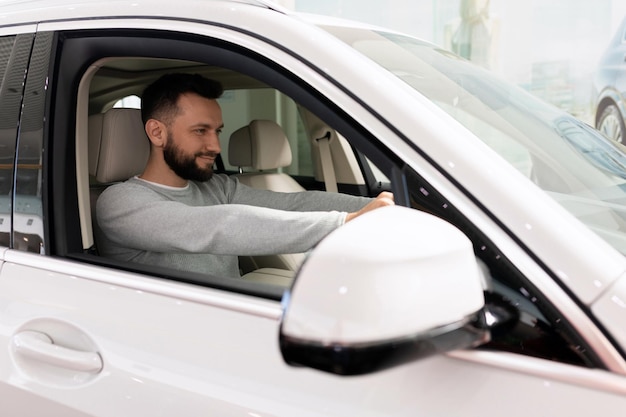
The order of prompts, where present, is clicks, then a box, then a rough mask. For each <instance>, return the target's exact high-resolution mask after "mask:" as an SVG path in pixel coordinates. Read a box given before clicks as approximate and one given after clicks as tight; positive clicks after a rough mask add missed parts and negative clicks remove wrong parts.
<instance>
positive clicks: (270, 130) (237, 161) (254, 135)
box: [228, 120, 291, 170]
mask: <svg viewBox="0 0 626 417" xmlns="http://www.w3.org/2000/svg"><path fill="white" fill-rule="evenodd" d="M228 161H229V162H230V164H231V165H232V166H236V167H252V168H254V169H260V170H264V169H276V168H282V167H286V166H289V165H291V147H290V146H289V141H288V140H287V136H285V132H284V131H283V129H282V128H281V127H280V126H279V125H278V124H277V123H276V122H273V121H271V120H253V121H251V122H250V124H248V125H247V126H244V127H242V128H240V129H238V130H236V131H234V132H233V134H232V135H230V142H229V144H228Z"/></svg>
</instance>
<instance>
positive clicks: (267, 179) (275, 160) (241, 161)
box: [228, 120, 305, 271]
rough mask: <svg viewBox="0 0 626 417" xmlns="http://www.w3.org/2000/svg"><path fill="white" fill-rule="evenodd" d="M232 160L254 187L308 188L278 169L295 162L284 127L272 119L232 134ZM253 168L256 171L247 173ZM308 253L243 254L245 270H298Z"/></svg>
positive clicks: (255, 121)
mask: <svg viewBox="0 0 626 417" xmlns="http://www.w3.org/2000/svg"><path fill="white" fill-rule="evenodd" d="M228 161H229V163H230V165H233V166H236V167H238V168H239V174H234V176H236V177H237V178H238V179H239V181H240V182H241V183H242V184H245V185H247V186H249V187H252V188H257V189H263V190H271V191H279V192H299V191H305V189H304V187H302V186H301V185H300V184H298V182H297V181H296V180H294V179H293V178H292V177H290V176H289V175H287V174H285V173H282V172H278V169H279V168H284V167H287V166H289V165H291V147H290V146H289V140H288V139H287V136H286V135H285V132H284V131H283V129H282V128H281V127H280V126H279V125H278V124H277V123H276V122H273V121H271V120H253V121H251V122H250V123H249V124H248V125H246V126H244V127H242V128H239V129H237V130H236V131H234V132H233V133H232V134H231V136H230V141H229V144H228ZM244 168H252V169H254V170H256V171H255V172H244ZM304 258H305V254H303V253H293V254H281V255H272V256H254V257H246V258H244V257H242V258H241V259H240V263H241V264H242V268H243V269H244V270H253V269H259V268H277V269H287V270H291V271H295V270H297V269H298V268H299V267H300V265H301V264H302V262H303V261H304Z"/></svg>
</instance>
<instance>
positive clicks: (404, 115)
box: [0, 0, 626, 417]
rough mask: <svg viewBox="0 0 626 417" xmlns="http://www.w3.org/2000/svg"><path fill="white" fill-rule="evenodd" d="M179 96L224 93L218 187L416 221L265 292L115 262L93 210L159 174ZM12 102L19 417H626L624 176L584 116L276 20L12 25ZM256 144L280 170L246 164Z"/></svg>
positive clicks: (5, 40)
mask: <svg viewBox="0 0 626 417" xmlns="http://www.w3.org/2000/svg"><path fill="white" fill-rule="evenodd" d="M168 72H192V73H200V74H203V75H205V76H207V77H210V78H214V79H217V80H219V81H221V82H222V83H223V85H224V87H225V90H226V91H225V94H224V95H223V97H222V98H221V99H220V104H221V107H222V109H223V111H224V117H225V130H224V132H223V135H222V148H223V154H222V161H221V162H220V163H219V164H218V165H217V167H216V169H217V170H219V171H220V172H224V173H228V174H232V175H238V176H239V177H240V178H241V181H248V180H250V181H251V184H253V186H254V184H255V180H259V181H260V183H262V184H263V185H259V186H267V187H269V188H272V189H275V188H279V187H283V186H284V187H286V190H287V191H294V190H298V189H322V190H326V191H327V192H334V191H335V190H337V191H339V192H346V193H352V194H360V195H367V196H375V195H377V194H378V193H379V192H380V191H382V190H390V191H393V193H394V196H395V201H396V206H395V207H387V208H384V209H380V210H376V211H373V212H371V213H370V214H368V215H364V216H362V217H359V218H358V219H356V220H355V221H353V222H350V223H348V224H346V225H345V226H342V227H340V228H339V229H337V230H336V231H335V232H333V233H331V234H330V235H329V236H328V237H326V238H325V239H324V240H323V241H322V242H321V243H320V244H319V245H318V246H317V247H316V248H314V249H313V250H312V251H310V252H309V253H307V254H276V256H267V257H264V258H244V257H242V258H241V262H240V264H241V270H242V275H243V277H242V279H232V278H225V277H221V276H209V275H202V274H193V273H189V272H184V271H178V270H173V269H172V270H166V269H163V268H156V267H154V266H151V265H144V264H140V263H132V262H120V261H115V260H112V259H108V258H106V257H104V256H101V255H100V254H99V252H98V243H97V242H98V228H97V225H96V224H95V222H94V217H93V210H94V201H95V199H96V198H97V196H98V194H99V192H100V191H101V190H102V189H103V188H106V187H107V186H108V185H109V184H110V183H111V182H116V181H121V180H124V179H125V178H129V177H131V176H133V175H136V174H137V173H138V172H137V170H138V169H139V170H141V167H142V166H143V163H144V162H145V157H146V155H145V152H146V147H147V142H145V141H143V142H142V141H139V142H137V141H136V139H137V138H141V134H142V129H143V128H142V126H141V124H140V123H137V121H138V118H137V112H138V110H137V109H136V108H133V107H136V103H137V101H138V97H139V96H140V95H141V92H142V91H143V88H145V86H146V85H147V84H149V83H150V82H151V81H153V80H155V79H156V78H158V77H159V76H160V75H162V74H165V73H168ZM0 75H1V77H0V79H1V80H2V83H1V86H0V123H1V125H0V158H1V159H2V161H1V162H0V190H1V192H2V196H1V200H0V211H1V212H0V245H1V248H0V249H1V250H0V262H1V267H0V415H1V416H2V417H18V416H20V417H21V416H47V417H53V416H63V417H77V416H103V417H104V416H115V417H124V416H186V417H191V416H207V415H211V416H247V417H259V416H289V417H293V416H360V417H367V416H460V415H463V416H481V417H485V416H498V417H500V416H504V415H506V416H507V417H515V416H519V417H522V416H523V417H528V416H552V417H573V416H589V415H596V414H598V413H600V414H602V415H621V413H623V410H625V409H626V357H625V352H626V325H625V323H626V258H625V257H624V253H626V210H625V207H626V154H625V153H624V150H623V148H622V147H621V145H619V144H616V143H612V142H609V141H608V140H606V139H605V138H604V137H603V136H602V135H601V134H599V133H598V132H597V131H595V130H594V129H592V128H590V127H588V126H586V125H585V124H583V123H581V122H579V121H577V120H576V119H574V118H573V117H571V116H569V115H567V114H564V113H562V112H560V111H558V110H556V109H554V108H553V107H550V106H549V105H546V104H544V103H541V102H539V101H537V100H536V99H534V98H532V97H530V96H529V95H527V94H525V93H524V92H523V91H521V90H519V89H517V88H515V87H513V86H511V85H508V84H507V83H505V82H502V81H500V80H498V79H496V78H494V76H493V75H491V74H490V73H488V72H485V71H484V70H481V69H479V68H477V67H475V66H473V65H472V64H470V63H468V62H466V61H464V60H462V59H460V58H458V57H456V56H454V55H453V54H451V53H450V52H447V51H445V50H442V49H441V48H439V47H437V46H435V45H431V44H429V43H426V42H422V41H420V40H417V39H414V38H411V37H408V36H405V35H402V34H398V33H394V32H391V31H386V30H384V29H379V28H372V27H367V26H365V25H360V24H355V23H349V22H343V21H335V20H333V19H330V18H321V17H315V16H308V15H298V14H295V13H293V12H290V11H287V10H283V9H281V8H280V7H278V6H276V5H271V4H270V3H268V2H265V1H257V0H239V1H235V0H233V1H219V0H216V1H207V0H198V1H193V0H179V1H175V2H173V1H161V0H158V1H155V0H150V1H149V2H148V1H142V0H133V1H130V0H123V1H122V0H110V1H106V2H101V1H97V2H96V1H80V0H56V1H52V0H49V1H43V0H42V1H10V2H3V3H2V5H1V6H0ZM128 103H130V104H128ZM120 106H121V107H120ZM253 123H261V124H265V125H269V126H273V129H274V132H277V131H278V132H280V131H282V132H284V133H281V134H279V135H278V136H272V137H275V138H279V139H280V140H279V142H280V143H281V144H282V145H281V146H282V148H281V149H283V150H284V149H290V150H291V155H288V156H289V157H290V158H286V160H282V161H281V163H277V164H276V166H274V167H272V168H276V169H275V170H270V171H269V172H268V171H267V169H263V170H258V169H254V168H267V167H266V166H261V165H259V164H256V163H255V158H254V156H252V157H251V158H249V160H248V161H247V162H246V161H243V160H242V159H237V158H236V157H235V155H240V154H241V153H242V152H243V151H242V149H243V148H241V144H239V143H238V142H237V140H236V138H237V136H238V135H237V132H238V131H239V129H240V128H242V127H243V128H244V129H249V126H251V125H252V124H253ZM246 126H248V127H246ZM277 127H278V130H276V128H277ZM231 133H234V134H233V135H232V137H231ZM287 138H288V139H287ZM257 139H258V138H257ZM134 140H135V141H134ZM251 140H255V139H251ZM255 143H256V145H255V146H257V145H258V147H259V148H258V149H259V152H269V153H270V154H273V153H274V152H275V150H274V149H273V148H268V147H267V143H265V142H263V141H257V142H255ZM285 143H288V144H289V146H288V147H286V146H285ZM107 158H108V159H107ZM244 159H245V158H244ZM288 160H292V162H291V164H289V161H288ZM248 165H250V167H251V168H250V167H249V166H248ZM240 168H241V171H243V173H240V172H239V171H240ZM139 172H140V171H139ZM154 227H155V228H158V227H159V225H158V224H155V225H154ZM198 233H202V231H201V230H198ZM250 233H251V234H252V233H254V231H250ZM190 239H193V236H191V237H190ZM294 277H295V278H294Z"/></svg>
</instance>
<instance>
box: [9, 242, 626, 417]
mask: <svg viewBox="0 0 626 417" xmlns="http://www.w3.org/2000/svg"><path fill="white" fill-rule="evenodd" d="M8 258H9V262H7V263H6V264H5V265H4V267H3V269H2V274H1V279H0V333H1V334H0V343H2V344H3V345H4V346H13V345H14V342H15V336H16V335H19V334H21V333H23V332H25V331H36V332H40V333H46V334H47V335H48V336H49V337H50V338H51V339H53V340H56V341H57V343H59V344H60V345H64V346H65V347H71V348H75V349H78V347H79V346H82V348H83V349H84V348H85V346H88V345H91V348H92V349H93V350H94V351H95V352H96V353H97V354H98V355H99V356H100V357H101V358H102V363H103V367H102V369H101V371H99V372H93V373H89V372H83V373H80V372H76V371H75V370H68V369H62V367H58V366H56V367H55V366H51V365H50V364H45V363H43V364H42V361H40V360H38V359H37V358H32V357H30V358H21V357H19V354H16V352H15V349H14V348H12V349H10V350H8V351H7V350H5V351H2V352H0V380H1V381H2V382H1V383H0V386H1V387H2V391H1V392H0V395H1V396H2V397H3V398H7V399H8V403H7V402H5V403H4V406H5V407H7V408H5V410H6V409H19V410H20V412H21V413H22V414H21V415H24V416H35V415H40V413H41V410H42V407H44V406H45V409H46V410H47V411H49V413H48V412H47V415H76V416H78V415H92V416H113V415H114V416H134V415H162V416H169V415H172V416H174V415H176V416H178V415H181V413H184V415H185V416H196V415H197V416H203V415H207V413H210V414H212V415H220V416H244V415H252V414H250V413H257V414H258V415H276V416H279V415H281V416H292V415H304V416H321V415H325V416H340V415H353V414H355V413H358V414H359V415H365V416H374V415H398V416H402V415H406V416H409V415H411V416H413V415H457V413H458V407H459V404H462V405H463V409H464V410H465V411H466V414H467V415H487V414H489V413H498V412H503V410H506V413H507V415H508V416H525V415H528V414H527V413H528V412H529V411H531V410H540V409H544V410H551V411H552V412H553V414H561V413H562V414H565V413H566V412H568V413H570V415H573V416H575V415H581V416H582V415H589V413H591V412H592V411H593V410H594V405H593V404H597V403H600V402H602V403H603V404H610V405H611V406H612V407H626V396H624V395H623V393H624V392H626V381H624V380H623V378H621V377H619V378H616V377H615V376H614V375H612V374H609V373H607V372H605V371H598V370H588V369H584V368H579V367H574V366H570V365H562V364H551V363H550V362H548V361H544V360H540V359H533V358H527V357H524V356H522V355H512V354H505V353H500V354H498V353H493V354H492V355H495V356H493V358H501V357H505V358H509V359H508V360H509V361H512V362H513V363H516V364H517V366H516V369H512V368H511V367H509V369H506V366H502V364H501V363H498V361H496V360H493V359H491V360H490V359H487V360H483V361H482V363H481V362H480V361H476V360H472V357H471V355H470V356H469V357H466V358H453V357H448V356H436V357H433V358H430V359H426V360H422V361H419V362H415V363H413V364H410V365H407V366H404V367H399V368H395V369H391V370H388V371H384V372H380V373H376V374H372V375H366V376H361V377H337V376H332V375H326V374H324V373H321V372H318V371H314V370H309V369H303V368H295V367H289V366H287V365H285V364H284V363H283V361H282V359H281V357H280V351H279V348H278V337H277V333H278V323H279V322H278V316H279V314H278V313H279V311H280V307H279V305H278V303H276V302H267V303H264V302H262V301H261V300H256V299H254V298H253V297H248V296H240V297H233V295H232V294H226V293H224V294H222V293H221V292H220V291H216V290H210V289H206V288H201V287H194V286H189V285H185V284H175V283H163V284H164V285H160V284H159V283H158V282H157V283H154V285H153V286H152V288H153V289H154V291H153V292H151V291H149V290H148V288H149V287H148V286H147V285H142V284H149V280H148V282H146V280H145V279H143V278H142V277H140V276H133V275H131V274H126V275H127V276H126V277H123V275H124V274H121V273H114V272H112V273H111V279H110V280H107V277H106V274H103V271H101V270H99V269H97V268H91V267H85V266H80V267H76V266H75V265H71V262H66V261H59V262H58V264H59V266H60V268H57V271H50V270H49V269H48V270H44V269H39V268H37V267H33V266H31V265H29V264H32V263H34V264H35V265H36V264H37V263H38V262H37V261H36V260H35V261H34V262H28V261H29V260H31V261H33V259H32V258H41V257H38V256H37V255H29V254H21V253H20V254H15V255H13V254H9V257H8ZM18 260H19V262H16V261H18ZM64 263H67V266H66V268H65V269H66V270H67V272H66V273H64V272H62V270H63V269H64V268H63V264H64ZM70 272H71V273H70ZM157 288H160V290H157ZM194 292H197V293H198V294H197V297H196V299H195V300H193V299H190V298H192V297H189V296H185V294H193V293H194ZM203 299H204V301H201V300H203ZM235 299H237V300H235ZM235 301H236V302H235ZM246 304H247V305H248V310H247V311H244V310H245V308H243V307H244V306H246ZM254 311H256V312H257V314H254V313H253V312H254ZM272 316H274V317H272ZM86 340H87V341H86ZM503 355H504V356H503ZM541 367H544V369H550V370H549V371H543V372H539V373H538V372H536V369H540V368H541ZM520 370H523V372H520ZM568 370H569V371H570V372H573V374H577V375H578V378H572V382H568V381H567V378H563V377H562V375H567V371H568ZM551 373H552V377H551V376H550V374H551ZM573 374H572V375H573ZM585 376H586V377H587V378H588V379H590V380H591V381H593V383H589V384H588V385H586V386H583V385H576V384H575V382H576V380H579V381H580V380H584V379H585ZM603 381H605V382H603ZM608 387H611V390H609V389H607V388H608ZM620 390H621V394H619V393H618V392H620ZM572 392H575V393H578V394H579V395H573V396H572ZM11 393H13V394H15V395H11ZM520 393H523V398H528V399H529V400H528V401H526V400H522V399H521V398H520V395H521V394H520ZM27 397H28V401H26V400H25V399H26V398H27ZM446 397H447V398H455V401H454V402H452V401H451V402H441V401H440V400H439V401H436V400H434V399H437V398H439V399H440V398H446ZM530 399H532V400H530ZM590 399H591V401H590ZM596 401H597V403H596ZM25 404H27V406H26V407H25ZM29 407H30V408H29ZM542 407H545V408H542ZM67 410H72V411H71V412H68V413H67V414H63V412H66V411H67ZM54 413H57V414H54ZM71 413H74V414H71ZM18 415H20V414H18Z"/></svg>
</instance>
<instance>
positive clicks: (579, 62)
mask: <svg viewBox="0 0 626 417" xmlns="http://www.w3.org/2000/svg"><path fill="white" fill-rule="evenodd" d="M279 2H280V3H281V4H283V5H284V6H286V7H288V8H291V9H293V10H296V11H301V12H310V13H319V14H325V15H331V16H337V17H343V18H348V19H353V20H359V21H363V22H367V23H372V24H376V25H381V26H385V27H389V28H393V29H396V30H399V31H402V32H405V33H408V34H410V35H414V36H417V37H419V38H422V39H425V40H428V41H431V42H434V43H436V44H438V45H442V46H444V47H445V48H447V49H450V50H453V51H455V52H457V53H459V54H460V55H462V56H465V57H467V58H468V59H471V60H472V61H474V62H476V63H478V64H480V65H483V66H485V67H487V68H489V69H491V70H493V71H495V72H497V73H498V74H500V75H501V76H502V77H504V78H506V79H507V80H509V81H511V82H514V83H516V84H518V85H520V86H522V87H524V88H525V89H527V90H528V91H530V92H532V93H533V94H535V95H537V96H539V97H541V98H543V99H545V100H547V101H549V102H551V103H553V104H555V105H556V106H558V107H560V108H563V109H565V110H566V111H568V112H570V113H572V114H574V115H576V116H577V117H579V118H581V119H582V120H584V121H586V122H589V123H591V111H592V109H591V107H592V104H591V103H592V97H591V74H592V72H593V71H594V69H595V66H596V64H597V62H598V59H599V58H600V56H601V54H602V52H603V51H604V50H605V48H606V46H607V45H608V43H609V40H610V39H611V37H612V36H613V34H614V32H615V30H616V29H617V27H618V25H619V23H620V22H621V20H622V19H623V18H624V17H625V16H626V1H624V0H594V1H589V0H525V1H510V0H279Z"/></svg>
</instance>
